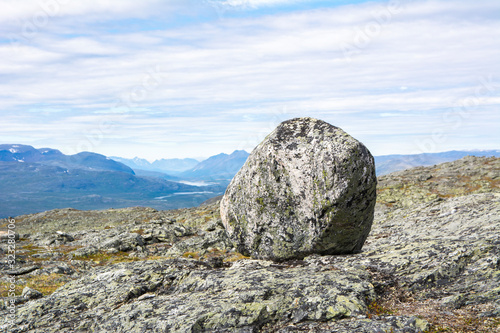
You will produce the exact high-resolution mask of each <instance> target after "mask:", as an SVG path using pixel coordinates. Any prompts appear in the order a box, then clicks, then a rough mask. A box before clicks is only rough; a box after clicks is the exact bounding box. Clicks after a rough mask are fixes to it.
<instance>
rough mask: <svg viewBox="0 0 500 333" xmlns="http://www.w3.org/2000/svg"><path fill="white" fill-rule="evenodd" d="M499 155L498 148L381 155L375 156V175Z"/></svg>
mask: <svg viewBox="0 0 500 333" xmlns="http://www.w3.org/2000/svg"><path fill="white" fill-rule="evenodd" d="M468 155H472V156H477V157H481V156H486V157H491V156H495V157H500V150H452V151H447V152H441V153H423V154H415V155H383V156H375V166H376V169H377V176H382V175H387V174H389V173H391V172H395V171H401V170H406V169H409V168H413V167H417V166H432V165H436V164H440V163H445V162H452V161H455V160H458V159H461V158H463V157H465V156H468Z"/></svg>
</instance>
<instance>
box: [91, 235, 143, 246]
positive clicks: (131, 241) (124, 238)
mask: <svg viewBox="0 0 500 333" xmlns="http://www.w3.org/2000/svg"><path fill="white" fill-rule="evenodd" d="M143 245H144V239H143V238H142V236H141V235H139V234H136V233H129V232H127V233H123V234H120V235H117V236H115V237H113V238H111V239H109V240H107V241H105V242H104V244H102V245H101V246H100V248H102V249H104V250H111V251H113V250H114V249H116V250H118V251H131V250H135V249H136V248H137V247H138V246H143Z"/></svg>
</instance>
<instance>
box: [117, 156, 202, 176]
mask: <svg viewBox="0 0 500 333" xmlns="http://www.w3.org/2000/svg"><path fill="white" fill-rule="evenodd" d="M110 158H111V159H113V160H115V161H117V162H120V163H123V164H125V165H126V166H128V167H130V168H132V169H134V170H143V171H153V172H163V173H166V174H169V175H172V176H175V175H177V174H180V173H182V172H184V171H187V170H189V169H192V168H194V167H195V166H196V165H197V164H198V163H200V161H198V160H195V159H194V158H183V159H180V158H171V159H160V160H156V161H154V162H153V163H150V162H149V161H148V160H146V159H143V158H139V157H135V158H132V159H128V158H122V157H116V156H110Z"/></svg>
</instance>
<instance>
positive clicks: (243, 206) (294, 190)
mask: <svg viewBox="0 0 500 333" xmlns="http://www.w3.org/2000/svg"><path fill="white" fill-rule="evenodd" d="M376 184H377V180H376V176H375V164H374V160H373V157H372V155H371V154H370V152H369V151H368V149H367V148H366V147H365V146H364V145H363V144H362V143H360V142H359V141H357V140H356V139H354V138H352V137H351V136H349V135H348V134H347V133H345V132H344V131H343V130H341V129H340V128H337V127H334V126H332V125H330V124H328V123H326V122H323V121H321V120H317V119H312V118H295V119H291V120H288V121H285V122H283V123H281V124H280V125H279V126H278V127H277V128H276V129H275V130H274V131H273V132H272V133H271V134H269V135H268V136H267V137H266V139H265V140H264V141H263V142H262V143H260V144H259V146H257V147H256V148H255V149H254V151H253V152H252V153H251V154H250V156H249V158H248V160H247V162H246V163H245V165H244V166H243V167H242V168H241V170H240V171H239V172H238V173H237V174H236V176H235V177H234V178H233V180H232V181H231V184H230V185H229V186H228V188H227V190H226V193H225V195H224V197H223V199H222V201H221V217H222V222H223V224H224V226H225V228H226V230H227V232H228V234H229V237H230V238H231V240H232V241H233V242H234V244H235V247H236V248H237V250H238V251H239V252H241V253H243V254H245V255H250V256H252V257H254V258H262V259H272V260H276V261H280V260H286V259H291V258H301V257H304V256H306V255H308V254H311V253H319V254H347V253H353V252H358V251H360V250H361V247H362V246H363V243H364V242H365V240H366V238H367V236H368V234H369V232H370V228H371V225H372V222H373V212H374V207H375V197H376Z"/></svg>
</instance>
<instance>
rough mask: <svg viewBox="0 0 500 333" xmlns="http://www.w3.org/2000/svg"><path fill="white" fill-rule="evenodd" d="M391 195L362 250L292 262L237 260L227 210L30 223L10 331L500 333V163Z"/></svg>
mask: <svg viewBox="0 0 500 333" xmlns="http://www.w3.org/2000/svg"><path fill="white" fill-rule="evenodd" d="M377 192H378V199H377V206H376V211H375V221H374V225H373V228H372V231H371V233H370V236H369V237H368V239H367V241H366V243H365V246H364V247H363V251H362V252H361V253H358V254H354V255H340V256H318V255H314V256H309V257H306V258H305V259H304V260H295V261H286V262H281V263H274V262H271V261H264V260H252V259H249V258H247V257H244V256H242V255H241V254H239V253H237V252H235V250H234V249H233V247H232V244H231V243H230V242H229V241H228V239H227V237H226V233H225V231H224V228H223V226H222V225H221V220H220V214H219V203H218V202H212V203H209V204H208V205H204V206H200V207H198V208H191V209H181V210H173V211H156V210H154V209H150V208H128V209H116V210H106V211H77V210H72V209H63V210H55V211H49V212H44V213H40V214H35V215H28V216H20V217H17V218H16V219H15V220H16V223H15V224H16V232H17V234H18V235H19V239H17V240H16V242H15V245H16V248H15V255H16V262H15V265H14V266H13V267H10V265H9V263H8V261H7V259H8V254H9V247H8V246H9V243H8V235H5V234H2V233H1V232H0V237H2V243H1V245H0V255H1V256H2V258H4V259H3V260H2V262H1V264H0V265H1V266H0V269H1V276H0V286H1V289H0V293H1V296H2V301H1V303H0V320H1V322H0V327H1V328H2V331H6V332H89V331H95V332H125V331H127V332H205V331H208V332H212V331H214V332H373V333H375V332H377V333H378V332H497V331H500V159H498V158H497V159H495V158H474V157H466V158H464V159H461V160H459V161H455V162H451V163H445V164H441V165H438V166H434V167H426V168H415V169H411V170H407V171H402V172H398V173H394V174H391V175H387V176H382V177H379V184H378V190H377ZM0 230H2V231H7V230H8V220H2V221H0ZM11 243H12V242H11ZM11 282H14V283H13V284H14V285H12V283H11ZM12 292H13V293H14V294H15V295H16V296H15V297H14V298H12V297H7V296H10V295H9V293H12ZM11 302H12V303H11ZM12 304H15V310H16V311H15V316H13V317H9V316H8V314H9V310H10V309H12V308H13V306H12ZM10 319H12V322H10ZM10 324H12V325H10Z"/></svg>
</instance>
